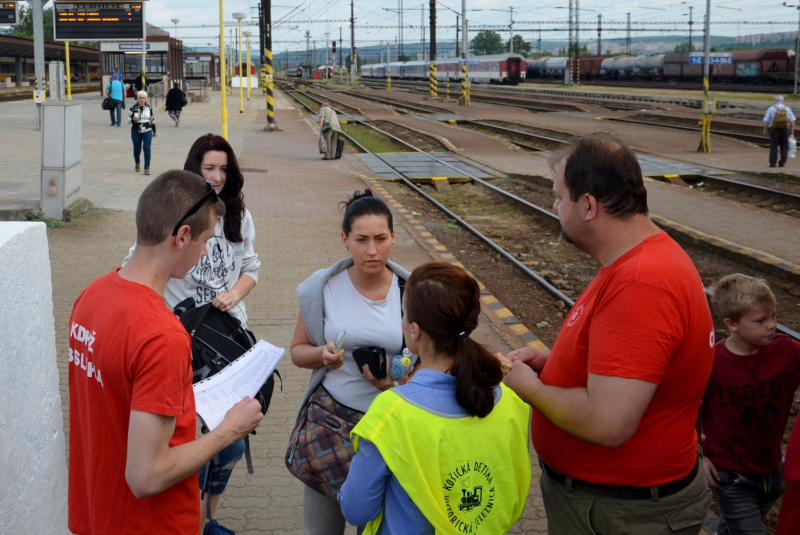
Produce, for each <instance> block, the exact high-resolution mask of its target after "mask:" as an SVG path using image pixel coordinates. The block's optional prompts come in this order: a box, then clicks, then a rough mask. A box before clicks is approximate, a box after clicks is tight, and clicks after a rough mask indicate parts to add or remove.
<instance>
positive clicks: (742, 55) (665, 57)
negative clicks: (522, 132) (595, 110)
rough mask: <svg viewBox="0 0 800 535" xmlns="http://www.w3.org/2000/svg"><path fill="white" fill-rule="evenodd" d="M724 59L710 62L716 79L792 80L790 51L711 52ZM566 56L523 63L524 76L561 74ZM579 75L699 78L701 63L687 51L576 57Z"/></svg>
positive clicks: (767, 81)
mask: <svg viewBox="0 0 800 535" xmlns="http://www.w3.org/2000/svg"><path fill="white" fill-rule="evenodd" d="M712 56H715V57H719V58H724V60H722V61H719V62H718V63H712V65H711V71H710V76H711V80H713V81H716V82H732V83H733V82H740V83H741V82H747V83H785V82H788V81H791V80H792V79H793V74H794V56H795V53H794V51H792V50H785V49H773V50H740V51H734V52H712ZM567 61H568V58H565V57H555V58H539V59H532V60H529V61H528V62H527V69H526V70H527V73H526V76H525V79H526V80H528V81H532V80H536V79H537V78H557V79H562V78H563V77H564V69H565V68H566V67H567ZM578 66H579V69H580V77H581V79H584V80H597V79H601V80H602V79H616V80H624V79H630V80H653V81H655V80H659V81H682V82H688V81H698V80H701V79H702V77H703V65H702V63H695V62H693V61H690V55H689V54H655V55H651V56H644V55H643V56H615V57H607V56H591V57H583V58H580V60H579V64H578Z"/></svg>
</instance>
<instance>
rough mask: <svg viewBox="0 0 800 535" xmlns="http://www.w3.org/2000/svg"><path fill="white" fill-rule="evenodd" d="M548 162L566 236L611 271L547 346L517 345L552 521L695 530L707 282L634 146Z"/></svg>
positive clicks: (571, 534)
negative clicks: (655, 211)
mask: <svg viewBox="0 0 800 535" xmlns="http://www.w3.org/2000/svg"><path fill="white" fill-rule="evenodd" d="M551 165H552V168H553V170H554V172H555V182H554V185H553V192H554V194H555V203H554V209H555V210H556V212H557V213H558V216H559V220H560V222H561V228H562V235H563V237H564V238H565V239H566V240H567V241H569V242H571V243H573V244H574V245H575V246H576V247H577V248H578V249H580V250H581V251H583V252H585V253H587V254H589V255H591V256H592V257H594V258H596V259H597V260H598V261H599V262H600V264H601V269H600V272H599V273H598V274H597V276H596V277H595V278H594V280H593V281H592V282H591V283H590V284H589V286H588V287H587V288H586V290H584V292H583V293H582V294H581V296H580V297H579V298H578V300H577V301H576V302H575V305H574V306H573V307H572V309H571V310H570V312H569V314H568V315H567V318H566V320H565V321H564V324H563V326H562V327H561V332H560V333H559V335H558V338H557V340H556V342H555V344H554V346H553V349H552V351H551V352H550V353H547V352H543V351H539V350H534V349H532V348H526V349H522V350H517V351H514V352H512V353H511V354H510V355H509V357H510V358H511V359H512V360H513V361H514V362H513V366H512V370H511V372H510V373H509V374H508V376H507V377H506V384H507V385H508V386H510V387H511V388H512V389H514V390H515V391H516V392H517V394H519V395H520V397H521V398H522V399H524V400H525V401H527V402H528V403H530V404H531V405H532V406H533V408H534V411H533V416H532V422H531V438H532V440H533V445H534V447H535V449H536V451H537V453H538V454H539V458H540V462H541V464H542V468H543V470H542V478H541V482H540V483H541V487H542V497H543V501H544V505H545V509H546V512H547V520H548V531H549V533H550V534H551V535H561V534H565V535H576V534H587V535H588V534H593V533H595V532H596V533H647V534H660V533H681V534H687V535H688V534H696V533H698V532H699V531H700V529H701V526H702V523H703V521H704V520H705V517H706V513H707V511H708V508H709V506H710V504H711V492H710V491H709V490H708V486H707V484H706V481H705V476H704V474H703V470H702V468H701V467H700V462H699V456H698V449H697V432H696V430H695V421H696V417H697V410H698V408H699V406H700V399H701V397H702V395H703V391H704V389H705V385H706V382H707V380H708V376H709V373H710V372H711V364H712V359H713V345H714V326H713V324H712V321H711V314H710V312H709V309H708V304H707V302H706V298H705V294H704V291H703V284H702V281H701V280H700V276H699V275H698V273H697V270H696V269H695V267H694V265H693V264H692V262H691V260H690V259H689V257H688V256H687V255H686V253H685V252H684V251H683V250H682V249H681V248H680V246H678V245H677V244H676V243H675V242H674V241H673V240H672V239H671V238H670V237H669V236H668V235H667V234H665V233H664V232H662V231H660V230H659V229H658V228H657V227H656V226H655V225H654V224H653V223H652V222H651V221H650V218H649V217H648V215H647V212H648V209H647V190H646V189H645V187H644V181H643V178H642V173H641V169H640V167H639V163H638V161H637V158H636V155H635V154H634V153H633V152H632V151H631V150H630V149H629V148H628V147H626V146H625V145H623V144H622V143H620V142H619V141H617V140H616V139H614V138H613V137H611V136H609V135H607V134H593V135H590V136H586V137H584V138H580V139H577V140H574V141H573V142H571V143H570V144H569V145H568V146H567V147H566V148H565V150H564V151H562V152H560V153H559V154H557V155H555V156H554V158H553V160H552V161H551ZM537 372H538V373H539V374H540V375H538V376H537Z"/></svg>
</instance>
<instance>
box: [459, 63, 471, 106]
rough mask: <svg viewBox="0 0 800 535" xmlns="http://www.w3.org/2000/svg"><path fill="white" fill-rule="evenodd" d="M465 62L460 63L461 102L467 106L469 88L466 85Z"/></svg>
mask: <svg viewBox="0 0 800 535" xmlns="http://www.w3.org/2000/svg"><path fill="white" fill-rule="evenodd" d="M467 80H468V78H467V64H466V63H462V64H461V101H462V102H461V103H462V104H463V105H464V106H469V88H468V87H467Z"/></svg>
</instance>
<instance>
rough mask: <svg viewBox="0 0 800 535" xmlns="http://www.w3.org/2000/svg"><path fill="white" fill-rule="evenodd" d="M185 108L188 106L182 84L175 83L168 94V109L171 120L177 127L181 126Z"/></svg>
mask: <svg viewBox="0 0 800 535" xmlns="http://www.w3.org/2000/svg"><path fill="white" fill-rule="evenodd" d="M184 106H186V94H185V93H184V92H183V91H182V90H181V86H180V84H179V83H178V82H175V83H173V84H172V89H170V90H169V93H167V99H166V108H167V113H168V114H169V118H170V119H172V120H173V121H175V126H176V127H177V126H178V125H179V124H181V110H183V107H184Z"/></svg>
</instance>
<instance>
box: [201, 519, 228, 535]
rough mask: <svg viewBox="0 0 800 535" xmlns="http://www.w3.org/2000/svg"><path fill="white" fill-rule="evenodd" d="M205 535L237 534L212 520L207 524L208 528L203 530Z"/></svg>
mask: <svg viewBox="0 0 800 535" xmlns="http://www.w3.org/2000/svg"><path fill="white" fill-rule="evenodd" d="M203 535H236V533H235V532H233V531H231V530H229V529H228V528H226V527H225V526H223V525H221V524H220V523H219V522H217V521H216V520H212V521H211V522H209V523H208V524H206V527H205V528H204V529H203Z"/></svg>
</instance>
